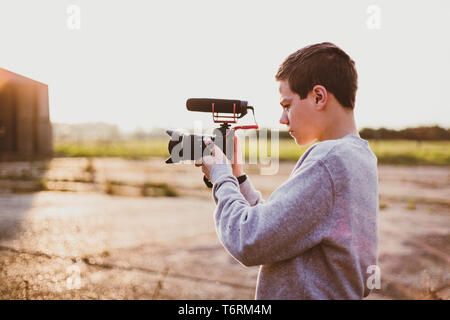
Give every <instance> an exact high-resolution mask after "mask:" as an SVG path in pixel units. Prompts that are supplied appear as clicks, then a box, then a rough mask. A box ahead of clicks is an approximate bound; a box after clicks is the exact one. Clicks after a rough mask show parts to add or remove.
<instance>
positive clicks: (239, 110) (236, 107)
mask: <svg viewBox="0 0 450 320" xmlns="http://www.w3.org/2000/svg"><path fill="white" fill-rule="evenodd" d="M186 108H187V109H188V110H189V111H198V112H214V113H216V112H220V113H233V114H236V115H237V116H238V118H242V117H243V116H245V115H246V114H247V108H248V106H247V101H241V100H229V99H208V98H191V99H188V100H187V101H186ZM250 108H251V107H250Z"/></svg>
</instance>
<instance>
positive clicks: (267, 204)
mask: <svg viewBox="0 0 450 320" xmlns="http://www.w3.org/2000/svg"><path fill="white" fill-rule="evenodd" d="M210 177H211V181H212V182H213V184H214V186H213V198H214V201H215V202H216V204H217V207H216V210H215V223H216V231H217V234H218V236H219V238H220V240H221V242H222V244H223V245H224V247H225V248H226V249H227V251H228V252H229V253H230V254H231V255H232V256H233V257H234V258H235V259H236V260H238V261H239V262H240V263H242V264H243V265H245V266H256V265H260V270H259V275H258V280H257V285H256V299H362V298H363V297H366V296H367V295H368V294H369V292H370V290H369V289H368V288H367V285H366V281H367V278H368V277H369V276H371V274H372V273H371V272H369V271H368V269H367V268H368V267H369V266H370V265H377V262H378V258H377V243H378V234H377V233H378V231H377V215H378V173H377V158H376V157H375V155H374V154H373V152H372V151H371V150H370V147H369V145H368V142H367V141H366V140H363V139H361V138H359V137H357V136H354V135H347V136H345V137H343V138H340V139H337V140H326V141H322V142H318V143H316V144H314V145H312V146H311V147H310V148H308V150H307V151H306V152H305V153H304V154H303V155H302V157H301V158H300V159H299V161H298V162H297V164H296V166H295V168H294V170H293V171H292V173H291V175H290V177H289V179H288V180H287V181H286V182H285V183H283V184H282V185H281V186H279V187H278V188H277V189H276V190H275V191H274V192H273V193H272V194H271V195H270V197H269V199H268V200H267V201H264V200H263V199H262V198H261V194H260V192H258V191H256V190H255V189H254V188H253V186H252V184H251V182H250V180H249V179H247V180H246V181H245V182H244V183H242V184H241V185H239V183H238V181H237V179H236V178H235V177H234V176H233V174H232V170H231V166H230V165H223V164H216V165H214V166H213V168H212V170H211V172H210ZM370 270H372V269H370Z"/></svg>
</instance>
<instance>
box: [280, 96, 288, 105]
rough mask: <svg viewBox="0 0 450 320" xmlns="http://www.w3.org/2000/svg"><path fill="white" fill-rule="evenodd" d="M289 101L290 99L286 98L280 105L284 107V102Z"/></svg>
mask: <svg viewBox="0 0 450 320" xmlns="http://www.w3.org/2000/svg"><path fill="white" fill-rule="evenodd" d="M288 101H289V99H287V98H284V99H283V100H281V101H280V105H281V106H282V107H284V105H283V103H286V102H288Z"/></svg>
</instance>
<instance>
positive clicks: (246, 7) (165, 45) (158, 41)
mask: <svg viewBox="0 0 450 320" xmlns="http://www.w3.org/2000/svg"><path fill="white" fill-rule="evenodd" d="M74 8H75V9H74ZM77 10H79V11H77ZM449 30H450V1H447V0H442V1H439V0H427V1H402V0H397V1H376V0H374V1H366V0H343V1H334V0H328V1H298V0H297V1H283V0H277V1H263V0H260V1H251V0H247V1H243V0H239V1H235V0H228V1H216V0H209V1H203V0H202V1H200V0H190V1H186V0H185V1H182V0H180V1H174V0H172V1H170V0H169V1H168V0H164V1H148V0H128V1H124V0H122V1H114V0H108V1H104V0H87V1H86V0H70V1H69V0H58V1H56V0H40V1H35V0H34V1H33V0H29V1H25V0H2V1H1V2H0V39H1V44H2V45H1V47H0V48H1V50H0V67H2V68H5V69H8V70H10V71H13V72H16V73H19V74H22V75H25V76H27V77H30V78H33V79H35V80H38V81H41V82H44V83H46V84H48V85H49V98H50V117H51V120H52V121H53V122H59V123H81V122H97V121H102V122H107V123H114V124H118V125H119V126H120V128H121V129H123V130H125V131H127V130H133V129H134V128H136V127H141V128H144V129H150V128H152V127H159V128H190V127H193V125H194V121H201V124H202V125H203V126H204V127H209V126H211V125H212V119H211V115H210V114H203V113H197V112H189V111H187V110H186V104H185V103H186V100H187V99H188V98H192V97H208V98H223V99H240V100H246V101H248V102H249V104H250V105H252V106H254V107H255V111H256V118H257V120H258V124H259V125H260V126H261V127H268V128H282V127H283V126H282V125H280V124H279V122H278V121H279V118H280V115H281V107H280V105H279V93H278V84H277V83H276V81H275V78H274V75H275V73H276V71H277V69H278V66H279V65H280V64H281V63H282V62H283V60H284V59H285V58H286V57H287V56H288V55H289V54H291V53H292V52H294V51H296V50H298V49H300V48H302V47H304V46H306V45H309V44H313V43H317V42H322V41H330V42H333V43H335V44H337V45H338V46H340V47H341V48H342V49H344V50H345V51H346V52H347V53H348V54H349V55H350V56H351V57H352V58H353V60H354V61H355V63H356V68H357V71H358V75H359V89H358V92H357V97H356V107H355V117H356V122H357V125H358V127H359V128H363V127H373V128H379V127H389V128H396V129H400V128H404V127H407V126H417V125H435V124H437V125H441V126H443V127H450V108H449V107H450V106H449V101H448V97H447V92H448V87H449V84H450V81H449V77H448V75H449V74H450V59H449V58H450V41H449V39H450V38H449ZM252 122H253V119H252V118H251V117H249V118H247V117H245V118H243V119H242V121H241V122H240V123H241V124H251V123H252Z"/></svg>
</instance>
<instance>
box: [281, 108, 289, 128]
mask: <svg viewBox="0 0 450 320" xmlns="http://www.w3.org/2000/svg"><path fill="white" fill-rule="evenodd" d="M280 123H281V124H286V125H288V124H289V119H288V117H287V112H286V111H284V110H283V112H282V113H281V118H280Z"/></svg>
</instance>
